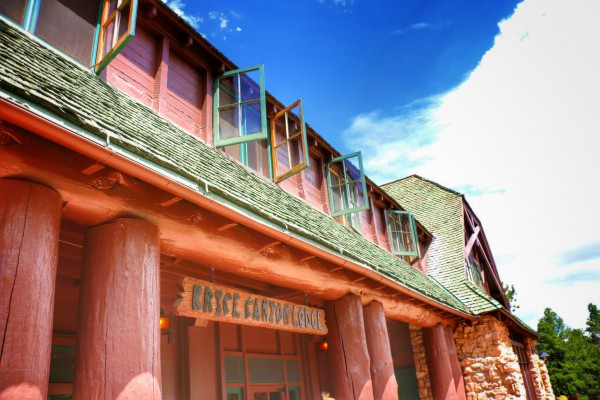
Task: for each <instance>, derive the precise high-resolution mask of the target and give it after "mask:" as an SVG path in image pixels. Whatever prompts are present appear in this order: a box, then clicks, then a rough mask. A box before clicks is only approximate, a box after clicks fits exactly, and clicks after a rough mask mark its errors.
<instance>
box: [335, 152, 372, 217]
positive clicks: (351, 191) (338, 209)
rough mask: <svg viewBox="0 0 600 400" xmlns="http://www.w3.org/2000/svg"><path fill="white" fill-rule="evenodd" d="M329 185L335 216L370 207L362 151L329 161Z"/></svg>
mask: <svg viewBox="0 0 600 400" xmlns="http://www.w3.org/2000/svg"><path fill="white" fill-rule="evenodd" d="M356 165H358V167H356ZM327 186H328V188H329V205H330V206H331V215H332V216H333V217H336V216H338V215H345V214H350V213H356V212H357V211H362V210H367V209H368V208H369V202H368V200H367V182H366V180H365V174H364V172H363V166H362V157H361V154H360V152H357V153H352V154H349V155H346V156H342V157H338V158H334V159H333V160H331V161H329V162H328V163H327ZM357 218H358V217H357Z"/></svg>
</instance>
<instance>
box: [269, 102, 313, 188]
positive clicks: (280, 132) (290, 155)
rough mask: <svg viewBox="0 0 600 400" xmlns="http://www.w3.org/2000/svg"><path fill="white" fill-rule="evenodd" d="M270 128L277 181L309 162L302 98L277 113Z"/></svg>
mask: <svg viewBox="0 0 600 400" xmlns="http://www.w3.org/2000/svg"><path fill="white" fill-rule="evenodd" d="M293 111H296V113H293ZM270 128H271V129H270V131H271V160H272V161H273V181H274V182H275V183H277V182H281V181H283V180H284V179H287V178H289V177H290V176H292V175H295V174H297V173H298V172H300V171H302V170H304V169H306V168H307V167H308V164H309V157H308V141H307V138H306V124H305V123H304V115H303V109H302V99H300V100H298V101H296V102H294V103H293V104H292V105H290V106H289V107H286V108H284V109H283V110H281V111H279V112H278V113H276V114H275V115H274V116H273V117H272V118H271V120H270Z"/></svg>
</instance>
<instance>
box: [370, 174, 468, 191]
mask: <svg viewBox="0 0 600 400" xmlns="http://www.w3.org/2000/svg"><path fill="white" fill-rule="evenodd" d="M408 178H416V179H419V180H421V181H424V182H428V183H431V184H432V185H435V186H437V187H439V188H440V189H442V190H445V191H447V192H450V193H454V194H456V195H459V196H461V197H465V195H464V194H462V193H460V192H458V191H456V190H454V189H450V188H449V187H447V186H444V185H442V184H441V183H438V182H435V181H432V180H431V179H427V178H423V177H422V176H421V175H418V174H412V175H409V176H405V177H404V178H400V179H396V180H394V181H391V182H388V183H384V184H382V185H381V186H380V187H381V188H383V187H384V186H390V185H392V184H394V183H397V182H400V181H403V180H405V179H408Z"/></svg>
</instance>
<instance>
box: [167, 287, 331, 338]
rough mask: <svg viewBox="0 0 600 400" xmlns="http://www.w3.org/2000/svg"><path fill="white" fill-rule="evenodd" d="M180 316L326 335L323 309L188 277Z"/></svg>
mask: <svg viewBox="0 0 600 400" xmlns="http://www.w3.org/2000/svg"><path fill="white" fill-rule="evenodd" d="M181 287H182V288H183V291H182V292H181V293H179V299H177V301H176V302H175V304H174V306H173V307H174V308H175V312H176V314H177V315H182V316H186V317H193V318H200V319H206V320H212V321H221V322H231V323H234V324H241V325H252V326H258V327H262V328H269V329H280V330H284V331H291V332H299V333H311V334H315V335H325V334H327V326H326V324H325V313H324V311H323V310H321V309H318V308H313V307H308V306H303V305H299V304H296V303H290V302H288V301H283V300H277V299H273V298H269V297H263V296H258V295H255V294H252V293H248V292H244V291H241V290H238V289H235V288H231V287H227V286H221V285H217V284H214V283H210V282H207V281H202V280H199V279H194V278H189V277H185V278H183V280H182V281H181Z"/></svg>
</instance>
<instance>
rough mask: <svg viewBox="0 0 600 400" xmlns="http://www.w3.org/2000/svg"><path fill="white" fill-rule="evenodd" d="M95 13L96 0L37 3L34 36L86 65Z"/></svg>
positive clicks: (44, 1) (42, 1)
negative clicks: (37, 11) (37, 9)
mask: <svg viewBox="0 0 600 400" xmlns="http://www.w3.org/2000/svg"><path fill="white" fill-rule="evenodd" d="M99 9H100V1H99V0H96V1H80V0H60V1H59V0H41V2H40V7H39V13H38V19H37V23H36V28H35V34H36V35H37V36H39V37H40V38H42V39H43V40H45V41H46V42H48V43H50V44H51V45H52V46H54V47H56V48H57V49H59V50H61V51H64V52H65V53H67V54H68V55H70V56H71V57H73V58H74V59H76V60H78V61H79V62H81V63H83V64H85V65H90V60H91V57H92V47H93V46H94V34H95V30H96V20H97V18H98V10H99Z"/></svg>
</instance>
